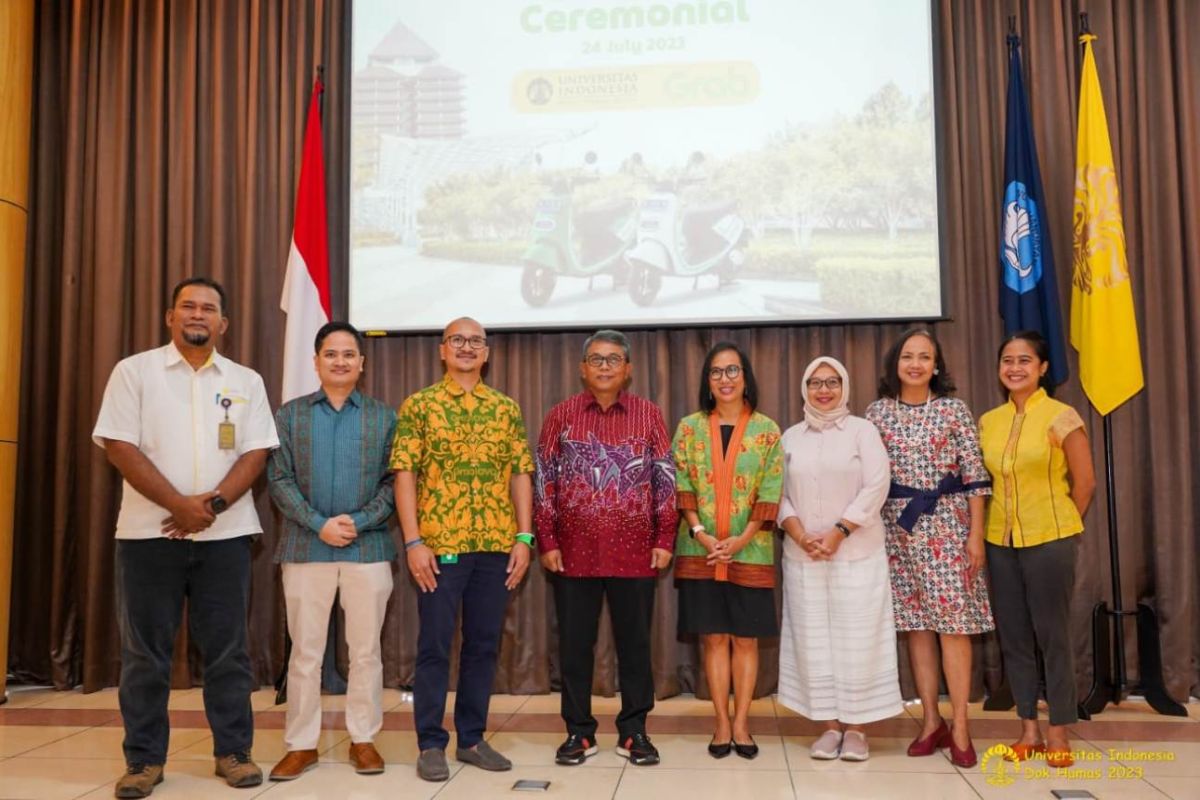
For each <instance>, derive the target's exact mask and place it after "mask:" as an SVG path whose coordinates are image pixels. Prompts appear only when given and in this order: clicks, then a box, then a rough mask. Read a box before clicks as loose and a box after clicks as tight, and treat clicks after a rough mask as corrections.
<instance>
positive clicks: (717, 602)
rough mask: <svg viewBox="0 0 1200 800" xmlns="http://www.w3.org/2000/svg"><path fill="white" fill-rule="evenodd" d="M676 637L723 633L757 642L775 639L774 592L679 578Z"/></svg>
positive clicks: (776, 627) (776, 634)
mask: <svg viewBox="0 0 1200 800" xmlns="http://www.w3.org/2000/svg"><path fill="white" fill-rule="evenodd" d="M675 585H676V586H677V587H678V588H679V635H680V636H685V635H688V634H691V635H697V634H706V633H726V634H729V635H731V636H741V637H745V638H756V639H761V638H764V637H770V636H778V635H779V624H778V623H777V622H776V620H775V590H774V589H752V588H750V587H748V586H738V585H737V584H736V583H731V582H729V581H714V580H704V579H702V580H696V579H688V578H681V579H679V580H677V581H675Z"/></svg>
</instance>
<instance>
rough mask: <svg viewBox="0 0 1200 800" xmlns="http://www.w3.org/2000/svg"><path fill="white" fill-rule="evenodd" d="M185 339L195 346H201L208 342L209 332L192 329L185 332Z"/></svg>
mask: <svg viewBox="0 0 1200 800" xmlns="http://www.w3.org/2000/svg"><path fill="white" fill-rule="evenodd" d="M183 340H184V341H185V342H187V343H188V344H190V345H192V346H193V347H200V346H202V345H206V344H208V334H207V333H192V332H190V331H184V332H183Z"/></svg>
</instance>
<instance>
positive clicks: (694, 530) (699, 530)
mask: <svg viewBox="0 0 1200 800" xmlns="http://www.w3.org/2000/svg"><path fill="white" fill-rule="evenodd" d="M698 533H708V528H706V527H704V526H703V525H693V526H692V530H691V535H692V538H693V539H695V538H696V534H698Z"/></svg>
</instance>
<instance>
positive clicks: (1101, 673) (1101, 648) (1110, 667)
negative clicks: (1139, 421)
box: [1079, 12, 1187, 717]
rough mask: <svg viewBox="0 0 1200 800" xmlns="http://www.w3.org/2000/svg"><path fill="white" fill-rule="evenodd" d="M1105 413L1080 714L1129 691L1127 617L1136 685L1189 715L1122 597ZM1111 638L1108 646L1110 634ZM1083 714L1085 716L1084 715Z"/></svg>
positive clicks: (1083, 31)
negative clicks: (1098, 569)
mask: <svg viewBox="0 0 1200 800" xmlns="http://www.w3.org/2000/svg"><path fill="white" fill-rule="evenodd" d="M1079 33H1080V40H1081V41H1085V42H1086V41H1087V39H1085V38H1084V37H1088V38H1091V37H1090V34H1091V27H1090V26H1089V25H1088V15H1087V12H1081V13H1080V14H1079ZM1115 410H1116V409H1115V408H1113V409H1109V412H1108V413H1106V414H1102V415H1101V416H1102V418H1103V431H1104V483H1105V491H1106V493H1107V496H1106V497H1105V501H1106V502H1105V511H1106V516H1107V520H1108V560H1109V576H1110V578H1111V581H1112V608H1111V609H1110V608H1109V607H1108V604H1107V603H1105V602H1103V601H1101V602H1099V603H1097V604H1096V605H1095V607H1093V608H1092V687H1091V689H1090V691H1089V692H1088V695H1087V697H1086V698H1085V699H1084V701H1083V702H1082V703H1081V704H1080V705H1081V711H1083V712H1085V713H1087V714H1088V715H1091V714H1096V713H1098V712H1100V711H1102V710H1103V709H1104V707H1105V706H1106V705H1108V704H1109V703H1110V702H1111V703H1112V704H1113V705H1119V704H1120V703H1121V700H1122V699H1124V697H1125V694H1126V691H1127V690H1129V689H1130V686H1129V681H1128V672H1127V669H1126V663H1125V618H1126V617H1136V618H1137V629H1136V630H1137V649H1138V677H1139V681H1138V686H1137V687H1136V690H1137V691H1140V692H1141V694H1142V696H1143V697H1145V698H1146V702H1147V703H1149V705H1150V707H1151V708H1153V709H1154V710H1155V711H1157V712H1158V713H1160V714H1164V715H1167V716H1174V717H1186V716H1187V709H1185V708H1184V707H1183V706H1182V705H1180V704H1179V703H1177V702H1175V701H1174V700H1173V699H1171V696H1170V695H1169V694H1167V689H1166V684H1165V682H1164V681H1163V674H1162V649H1161V643H1160V639H1159V631H1158V615H1157V614H1156V613H1155V612H1154V609H1153V608H1151V607H1150V606H1149V605H1148V604H1146V603H1138V604H1137V609H1136V610H1135V611H1126V610H1125V605H1124V600H1123V599H1122V596H1121V548H1120V537H1119V535H1118V528H1117V477H1116V459H1115V458H1114V457H1113V431H1112V413H1113V411H1115ZM1110 632H1111V634H1112V641H1111V646H1110V640H1109V634H1110ZM1080 716H1083V714H1081V715H1080Z"/></svg>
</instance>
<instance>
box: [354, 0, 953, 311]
mask: <svg viewBox="0 0 1200 800" xmlns="http://www.w3.org/2000/svg"><path fill="white" fill-rule="evenodd" d="M353 13H354V42H353V68H354V74H353V78H352V87H353V89H352V92H353V96H352V102H351V112H350V113H351V120H352V130H351V164H352V168H351V191H350V197H351V203H350V216H351V221H350V227H351V236H350V248H351V252H350V287H349V288H350V295H349V306H350V318H351V321H352V322H353V323H354V324H355V325H357V326H359V327H360V328H363V329H365V330H374V331H390V332H405V331H422V330H438V329H440V328H441V327H442V326H443V325H444V324H445V323H446V322H447V321H448V320H450V319H452V318H454V317H457V316H461V315H470V316H473V317H476V318H477V319H479V320H480V321H481V322H483V323H484V324H485V325H486V326H487V327H488V328H491V329H505V328H507V329H519V328H524V329H536V330H545V329H553V328H595V327H600V326H610V325H611V326H617V327H622V326H624V327H633V326H662V325H697V324H699V325H709V324H719V325H734V324H764V323H792V322H832V321H850V320H884V319H905V318H909V319H911V318H921V319H929V318H935V317H939V316H941V315H942V313H943V309H942V296H943V293H942V286H941V284H942V270H941V266H940V260H939V252H938V233H937V229H938V221H937V209H938V202H937V180H936V172H935V165H934V122H933V102H932V92H931V88H932V64H931V60H932V56H931V52H932V51H931V43H930V9H929V4H928V0H838V2H828V1H827V0H694V1H693V2H652V0H613V1H612V2H605V1H604V0H591V1H590V2H588V1H586V0H585V1H584V2H575V1H574V0H571V1H567V0H558V1H557V2H556V1H555V0H543V2H527V0H487V1H486V2H482V1H481V0H438V2H397V1H396V0H356V2H355V3H354V9H353Z"/></svg>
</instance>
